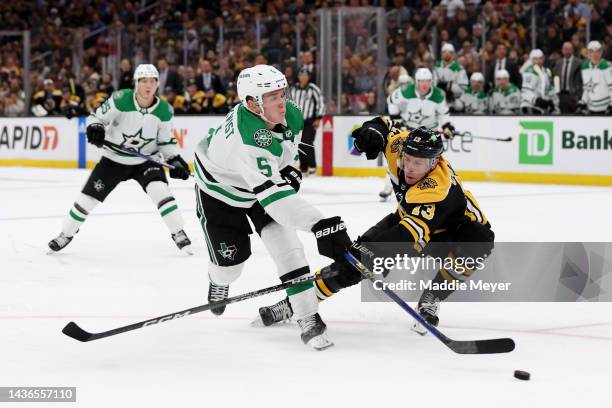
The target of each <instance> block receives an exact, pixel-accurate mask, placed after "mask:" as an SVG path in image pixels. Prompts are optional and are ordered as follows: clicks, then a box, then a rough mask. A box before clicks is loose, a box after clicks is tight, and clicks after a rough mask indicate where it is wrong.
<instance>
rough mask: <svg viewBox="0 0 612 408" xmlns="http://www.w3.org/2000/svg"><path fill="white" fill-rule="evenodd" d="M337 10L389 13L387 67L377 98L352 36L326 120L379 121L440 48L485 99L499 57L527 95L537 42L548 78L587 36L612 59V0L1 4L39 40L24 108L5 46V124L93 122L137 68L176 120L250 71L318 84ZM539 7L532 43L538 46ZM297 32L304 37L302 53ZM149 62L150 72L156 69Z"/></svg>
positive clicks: (364, 48)
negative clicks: (345, 116) (477, 82)
mask: <svg viewBox="0 0 612 408" xmlns="http://www.w3.org/2000/svg"><path fill="white" fill-rule="evenodd" d="M187 4H188V5H189V9H186V7H187ZM336 6H351V7H358V6H381V7H384V8H385V10H386V11H387V19H386V21H387V26H388V36H387V55H388V67H386V69H387V75H386V77H385V84H384V89H382V90H381V89H377V85H376V80H375V79H376V70H377V69H378V68H377V66H376V63H375V62H376V61H375V58H376V52H377V51H376V47H375V45H373V44H371V43H370V42H369V41H368V33H367V32H365V33H364V32H363V30H365V29H364V28H363V25H357V24H355V25H351V24H350V23H349V24H347V33H346V38H347V42H346V47H345V49H344V53H343V55H344V59H343V61H342V65H341V72H342V74H341V81H342V90H343V91H342V92H343V94H342V95H341V100H342V109H338V107H337V106H336V105H337V102H336V100H337V98H331V100H328V101H326V103H327V104H328V106H327V108H328V112H339V113H351V114H359V113H373V112H375V111H376V99H377V95H378V94H379V93H380V92H384V93H385V96H386V95H388V94H389V93H390V92H391V91H393V90H394V89H396V88H397V87H398V86H399V82H400V81H399V78H400V76H402V75H408V76H409V77H410V75H412V74H413V73H414V71H415V69H416V68H418V67H424V66H425V67H430V68H433V67H434V65H435V63H436V59H439V58H440V49H439V48H440V47H441V46H442V44H445V43H449V44H452V45H453V46H454V48H455V50H456V59H457V61H458V62H459V63H460V64H461V65H462V66H463V67H464V69H465V70H466V72H467V75H468V77H469V76H471V74H473V73H475V72H482V74H483V75H484V78H485V84H484V86H485V89H486V90H489V89H491V88H492V87H493V85H494V78H493V76H494V72H495V68H494V67H495V63H496V61H497V60H498V59H499V58H502V57H503V58H507V60H505V65H506V69H507V70H508V71H509V73H510V80H511V82H513V83H515V84H516V85H517V86H520V81H521V78H520V72H519V70H520V67H521V66H522V65H523V64H524V63H525V62H526V60H527V58H528V56H529V54H530V52H531V49H532V46H531V45H532V43H533V40H535V44H536V48H539V49H541V50H542V51H543V53H544V55H545V66H546V67H549V68H550V69H555V66H556V65H557V63H558V62H559V60H560V59H561V58H562V55H563V54H562V52H563V51H562V49H563V44H564V43H569V44H571V48H572V49H571V53H572V54H573V55H574V56H575V57H576V58H585V57H586V45H587V27H588V30H589V31H590V33H589V34H590V39H596V40H599V41H600V42H601V43H602V45H603V52H604V55H603V57H604V58H606V59H608V60H609V59H610V57H611V55H610V53H612V46H611V45H612V6H610V4H609V1H608V0H588V1H583V0H550V1H547V2H542V3H541V4H539V5H535V6H533V5H532V4H531V3H530V2H522V1H518V0H498V1H480V0H441V1H431V0H388V1H385V0H378V1H366V0H361V1H360V0H348V1H326V0H316V1H305V0H296V1H294V2H285V1H283V0H268V1H266V0H220V1H218V2H198V1H190V2H185V1H178V0H162V1H158V2H147V1H134V2H130V1H121V2H120V1H117V0H106V1H101V0H75V1H70V2H66V1H63V0H50V1H46V2H38V1H20V2H4V3H3V4H2V5H0V27H2V28H3V30H30V31H31V33H32V34H31V49H32V65H31V70H30V79H31V84H32V90H31V100H29V101H27V100H26V95H25V92H24V82H23V80H24V77H23V76H24V75H25V73H24V67H23V46H22V42H21V38H20V37H9V36H3V37H0V39H1V42H0V44H2V45H1V46H0V115H4V116H11V115H18V114H21V113H23V112H24V110H25V109H26V106H27V105H29V106H30V109H31V110H32V111H31V112H28V114H32V113H33V114H35V115H47V114H48V115H67V116H74V115H82V114H86V113H87V112H88V111H91V110H93V109H95V107H97V106H98V105H99V104H100V103H101V102H102V101H104V99H106V98H107V97H108V96H109V95H110V94H111V93H112V92H113V91H114V90H115V89H121V88H125V87H131V86H132V73H133V69H134V68H135V66H134V65H135V64H137V63H139V62H152V63H154V64H155V65H156V66H157V67H158V69H159V71H160V87H159V92H160V95H161V96H163V97H165V98H166V99H168V100H169V102H170V103H172V105H173V106H174V108H175V111H176V113H177V114H182V113H188V114H211V113H224V112H227V111H228V110H229V109H230V108H231V107H232V106H233V105H235V104H236V103H237V102H238V100H237V95H236V88H235V80H236V77H237V75H238V73H239V72H240V70H241V69H243V68H245V67H248V66H251V65H254V64H259V63H268V64H272V65H275V66H277V67H278V68H280V69H281V70H282V71H283V72H284V73H285V74H286V76H287V78H288V80H289V82H290V83H295V82H296V81H297V72H298V70H300V69H302V68H304V69H306V70H308V71H309V72H310V74H311V80H312V81H313V82H314V83H317V82H318V81H317V78H316V75H317V70H316V63H317V57H318V55H317V52H318V50H319V48H318V44H317V42H318V41H319V40H318V34H317V32H318V30H317V18H316V16H317V14H316V13H317V9H319V8H321V7H327V8H331V7H336ZM532 7H535V10H534V12H535V17H536V27H535V28H536V30H535V31H536V38H535V39H533V38H532V36H531V33H532V27H531V24H532V17H533V15H532ZM258 16H259V17H260V20H259V21H260V24H259V25H257V24H256V18H257V17H258ZM83 28H85V33H86V35H85V37H84V38H85V40H83V41H82V46H83V53H82V58H83V60H82V61H73V60H72V58H73V55H74V48H75V46H76V44H77V39H78V38H83V37H78V36H77V34H76V33H77V32H81V34H82V33H83ZM257 29H259V34H260V35H259V37H258V36H257V31H256V30H257ZM79 30H81V31H79ZM296 30H299V32H300V43H299V49H298V48H297V47H298V44H296V34H295V33H296ZM118 31H121V32H122V33H124V35H122V37H121V42H120V44H117V42H116V41H115V38H116V37H113V36H112V35H111V33H116V32H118ZM483 31H485V33H484V34H485V35H484V36H483ZM178 33H180V35H179V34H178ZM434 33H435V34H434ZM432 36H435V38H433V37H432ZM221 37H222V38H223V42H220V41H219V38H221ZM258 38H259V47H258ZM483 38H485V39H486V40H485V41H484V42H483ZM185 39H186V41H185ZM221 44H222V46H221ZM432 44H437V45H438V46H437V48H438V49H434V47H433V45H432ZM566 47H567V46H566ZM118 48H120V49H121V50H122V51H121V54H122V55H126V54H129V58H125V59H122V60H117V64H120V69H119V70H118V71H116V72H118V73H119V74H118V78H113V76H112V75H111V73H110V72H112V70H110V69H108V66H105V61H107V57H108V56H110V55H117V53H118ZM152 55H154V60H153V61H149V59H150V58H151V56H152ZM185 56H187V58H185ZM436 57H437V58H436ZM185 60H186V61H187V62H188V63H187V64H183V61H185ZM506 61H507V62H506ZM76 64H78V68H79V69H78V70H77V69H76V68H75V67H76ZM483 67H485V69H484V70H483Z"/></svg>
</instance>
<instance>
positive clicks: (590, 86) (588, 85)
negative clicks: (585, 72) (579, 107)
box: [584, 78, 597, 93]
mask: <svg viewBox="0 0 612 408" xmlns="http://www.w3.org/2000/svg"><path fill="white" fill-rule="evenodd" d="M596 86H597V82H594V81H593V78H589V82H587V83H585V84H584V89H586V91H587V92H588V93H593V91H594V90H595V87H596Z"/></svg>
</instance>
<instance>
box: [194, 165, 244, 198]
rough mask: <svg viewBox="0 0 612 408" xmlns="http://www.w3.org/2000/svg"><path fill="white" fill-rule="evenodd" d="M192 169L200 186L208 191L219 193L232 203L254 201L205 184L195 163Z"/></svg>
mask: <svg viewBox="0 0 612 408" xmlns="http://www.w3.org/2000/svg"><path fill="white" fill-rule="evenodd" d="M193 168H194V169H195V172H196V175H197V176H198V178H199V179H200V181H201V182H202V184H204V185H205V186H206V188H208V189H209V190H212V191H214V192H217V193H219V194H221V195H223V196H225V197H227V198H230V199H232V200H234V201H238V202H241V203H246V202H249V201H255V199H254V198H245V197H240V196H237V195H235V194H232V193H230V192H229V191H227V190H225V189H224V188H222V187H219V186H216V185H214V184H209V183H207V182H206V181H204V178H203V177H202V175H201V174H200V170H198V165H197V163H196V165H195V166H193Z"/></svg>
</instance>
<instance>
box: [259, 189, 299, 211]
mask: <svg viewBox="0 0 612 408" xmlns="http://www.w3.org/2000/svg"><path fill="white" fill-rule="evenodd" d="M293 194H295V190H294V189H291V190H285V191H277V192H276V193H274V194H270V195H269V196H267V197H266V198H264V199H263V200H260V201H259V203H260V204H261V206H262V207H264V208H265V207H266V206H268V205H270V204H272V203H273V202H275V201H278V200H280V199H282V198H285V197H288V196H290V195H293Z"/></svg>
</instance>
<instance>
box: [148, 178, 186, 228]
mask: <svg viewBox="0 0 612 408" xmlns="http://www.w3.org/2000/svg"><path fill="white" fill-rule="evenodd" d="M146 192H147V194H148V195H149V197H151V200H153V203H154V204H155V205H156V206H157V209H158V210H159V214H160V215H161V217H162V219H163V220H164V222H165V223H166V226H167V227H168V229H169V230H170V233H172V234H176V233H177V232H179V231H180V230H182V229H183V226H184V224H185V223H184V221H183V216H182V215H181V213H180V211H178V205H177V203H176V200H175V199H174V196H173V195H172V193H171V192H170V188H169V187H168V184H166V183H164V182H163V181H152V182H151V183H149V185H148V186H147V188H146Z"/></svg>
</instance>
